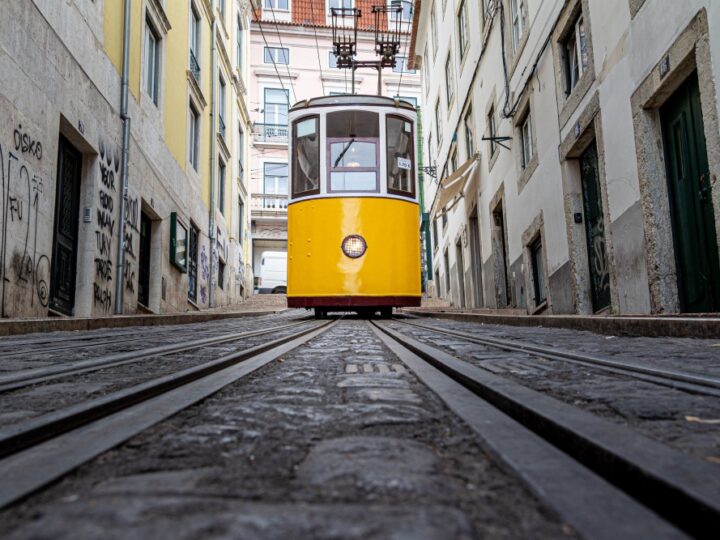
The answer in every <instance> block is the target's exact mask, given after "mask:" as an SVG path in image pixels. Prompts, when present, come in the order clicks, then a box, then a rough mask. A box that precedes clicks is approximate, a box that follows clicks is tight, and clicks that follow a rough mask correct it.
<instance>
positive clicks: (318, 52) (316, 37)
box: [310, 0, 325, 96]
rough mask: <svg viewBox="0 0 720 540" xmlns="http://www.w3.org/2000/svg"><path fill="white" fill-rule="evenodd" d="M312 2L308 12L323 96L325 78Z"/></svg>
mask: <svg viewBox="0 0 720 540" xmlns="http://www.w3.org/2000/svg"><path fill="white" fill-rule="evenodd" d="M313 4H314V2H312V0H311V2H310V14H311V15H312V28H313V33H314V34H315V50H316V51H317V58H318V67H319V68H320V84H321V85H322V92H323V96H324V95H325V80H324V77H323V69H322V62H321V61H320V44H319V43H318V36H317V28H316V27H315V8H314V6H313Z"/></svg>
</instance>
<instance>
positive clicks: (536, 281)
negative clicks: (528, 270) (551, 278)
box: [530, 237, 547, 306]
mask: <svg viewBox="0 0 720 540" xmlns="http://www.w3.org/2000/svg"><path fill="white" fill-rule="evenodd" d="M530 263H531V265H532V276H533V292H534V294H535V298H534V300H535V306H539V305H540V304H542V303H543V302H545V301H546V300H547V288H546V286H545V263H544V262H543V254H542V239H541V238H540V237H538V238H537V239H536V240H535V241H534V242H533V243H532V244H530Z"/></svg>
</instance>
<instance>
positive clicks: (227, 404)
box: [0, 320, 573, 540]
mask: <svg viewBox="0 0 720 540" xmlns="http://www.w3.org/2000/svg"><path fill="white" fill-rule="evenodd" d="M0 535H1V536H3V537H5V538H10V539H17V538H53V539H57V538H73V539H77V538H98V537H102V538H183V539H184V538H251V539H255V538H300V537H302V538H349V539H354V538H357V539H360V538H362V539H373V538H394V539H405V538H407V539H413V540H415V539H425V538H427V539H430V538H433V539H434V538H437V539H447V538H566V537H573V533H572V531H570V530H569V528H568V527H567V526H565V525H563V524H562V523H559V522H558V521H557V519H556V518H555V517H554V515H553V514H552V513H551V512H549V511H548V510H546V509H545V507H544V506H543V505H542V504H541V503H540V502H539V501H537V500H536V499H535V498H534V497H533V496H532V495H531V494H530V493H529V492H528V491H527V490H526V488H525V487H524V485H523V484H522V483H521V482H520V481H519V480H518V479H516V478H515V477H513V475H512V474H508V473H507V472H506V471H504V470H502V469H500V468H499V467H498V466H497V465H496V464H495V462H494V461H493V460H492V459H491V458H490V457H489V456H488V455H487V454H486V453H485V452H484V451H483V449H482V448H481V447H480V446H479V445H478V443H477V438H476V437H475V435H474V434H473V432H472V431H471V430H470V428H468V427H467V426H466V425H465V424H464V423H462V422H461V421H460V420H459V419H457V418H456V417H455V416H454V415H453V414H452V413H451V412H450V411H449V410H448V409H446V408H445V407H444V405H443V404H442V403H441V402H440V400H439V399H438V398H437V397H436V396H435V395H434V394H432V393H431V392H430V391H429V390H428V389H427V388H426V387H425V386H423V385H422V384H420V383H419V382H418V381H417V379H416V378H415V377H414V376H413V375H412V374H410V373H408V372H407V371H406V369H404V368H403V366H402V365H401V364H400V363H399V361H398V360H397V359H396V358H395V357H394V356H393V355H392V354H391V353H389V352H388V351H387V350H386V349H385V348H384V347H383V345H382V343H381V342H380V341H379V339H378V338H377V336H375V334H374V333H373V332H372V331H371V330H370V328H369V326H368V324H367V323H366V322H364V321H358V320H354V321H353V320H346V321H342V322H341V323H340V324H337V325H336V326H334V327H333V328H332V329H330V330H329V331H328V332H326V333H324V334H322V335H321V336H319V337H317V338H315V339H313V340H312V341H310V342H309V343H308V344H307V345H305V346H303V347H300V348H298V349H296V350H295V351H293V352H291V353H290V354H288V355H286V356H285V357H284V358H281V359H280V360H278V361H276V362H273V363H272V364H270V365H268V366H266V367H265V368H263V369H261V370H259V371H258V372H256V373H255V374H254V375H252V376H251V377H249V378H247V379H245V380H243V381H241V382H239V383H236V384H233V385H231V386H229V387H227V388H226V389H224V390H223V391H222V392H220V393H218V394H216V395H215V396H213V397H211V398H209V399H207V400H205V401H204V402H202V403H200V404H198V405H197V406H194V407H192V408H190V409H187V410H185V411H184V412H182V413H180V414H178V415H176V416H174V417H172V418H171V419H170V420H168V421H165V422H163V423H161V424H159V425H158V426H156V427H155V428H152V429H150V430H147V431H145V432H144V433H143V434H141V435H139V436H137V437H135V438H134V439H132V440H130V441H129V442H128V443H126V444H125V445H123V446H121V447H119V448H118V449H116V450H113V451H111V452H108V453H107V454H105V455H104V456H102V457H101V458H99V459H97V460H95V461H93V462H91V463H89V464H87V465H86V466H84V467H82V468H81V469H79V470H78V471H76V473H74V474H72V475H70V476H68V477H66V478H65V479H63V480H62V481H60V482H59V483H57V484H56V485H54V486H53V487H51V488H49V489H48V490H46V491H44V492H42V493H40V494H38V495H36V496H34V497H31V498H30V499H28V500H26V501H25V502H24V503H22V504H20V505H19V506H17V507H15V508H13V509H11V510H8V511H5V512H3V513H2V514H0Z"/></svg>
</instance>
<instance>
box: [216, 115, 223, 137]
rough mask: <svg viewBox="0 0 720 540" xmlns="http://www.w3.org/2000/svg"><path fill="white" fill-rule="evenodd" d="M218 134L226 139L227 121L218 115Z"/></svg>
mask: <svg viewBox="0 0 720 540" xmlns="http://www.w3.org/2000/svg"><path fill="white" fill-rule="evenodd" d="M218 133H219V134H220V136H221V137H222V138H223V139H224V138H225V120H223V117H222V116H220V115H218Z"/></svg>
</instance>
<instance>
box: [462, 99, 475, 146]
mask: <svg viewBox="0 0 720 540" xmlns="http://www.w3.org/2000/svg"><path fill="white" fill-rule="evenodd" d="M463 123H464V124H465V155H466V156H467V159H470V158H472V157H473V156H474V155H475V135H474V134H473V132H474V130H475V128H474V127H473V111H472V106H470V107H468V110H467V112H466V113H465V120H464V121H463Z"/></svg>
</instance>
